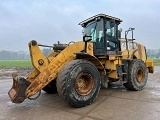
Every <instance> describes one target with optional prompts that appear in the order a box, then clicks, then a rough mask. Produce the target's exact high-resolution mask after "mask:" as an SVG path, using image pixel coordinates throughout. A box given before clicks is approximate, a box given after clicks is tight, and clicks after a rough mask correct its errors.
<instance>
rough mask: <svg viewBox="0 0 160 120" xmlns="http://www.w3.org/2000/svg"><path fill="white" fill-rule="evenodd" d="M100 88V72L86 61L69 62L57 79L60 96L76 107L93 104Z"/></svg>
mask: <svg viewBox="0 0 160 120" xmlns="http://www.w3.org/2000/svg"><path fill="white" fill-rule="evenodd" d="M100 87H101V77H100V73H99V71H98V70H97V68H96V67H95V66H94V65H93V64H92V63H91V62H89V61H86V60H81V59H80V60H73V61H71V62H69V63H68V64H66V65H65V66H64V67H63V69H62V70H61V71H60V72H59V74H58V77H57V91H58V94H59V96H60V97H61V98H62V99H63V100H65V101H67V102H68V103H69V104H70V105H71V106H74V107H84V106H87V105H89V104H91V103H92V102H93V101H94V100H95V99H96V97H97V95H98V93H99V90H100Z"/></svg>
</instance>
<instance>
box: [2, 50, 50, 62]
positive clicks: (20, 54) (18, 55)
mask: <svg viewBox="0 0 160 120" xmlns="http://www.w3.org/2000/svg"><path fill="white" fill-rule="evenodd" d="M51 51H52V50H51V49H48V48H43V49H42V52H43V54H44V55H45V56H48V55H49V54H50V53H51ZM0 60H30V54H29V52H27V51H17V52H15V51H7V50H1V51H0Z"/></svg>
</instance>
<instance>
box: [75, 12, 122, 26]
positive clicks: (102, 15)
mask: <svg viewBox="0 0 160 120" xmlns="http://www.w3.org/2000/svg"><path fill="white" fill-rule="evenodd" d="M97 17H104V18H109V19H114V20H116V21H118V22H122V20H121V19H119V18H116V17H112V16H109V15H106V14H103V13H100V14H98V15H95V16H92V17H90V18H88V19H86V20H84V21H82V22H80V23H79V24H78V25H82V24H85V23H88V22H89V21H92V20H94V19H95V18H97Z"/></svg>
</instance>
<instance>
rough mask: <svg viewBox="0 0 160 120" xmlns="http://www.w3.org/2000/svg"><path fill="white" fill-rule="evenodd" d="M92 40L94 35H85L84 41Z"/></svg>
mask: <svg viewBox="0 0 160 120" xmlns="http://www.w3.org/2000/svg"><path fill="white" fill-rule="evenodd" d="M91 40H92V36H86V35H85V36H83V41H84V42H89V41H91Z"/></svg>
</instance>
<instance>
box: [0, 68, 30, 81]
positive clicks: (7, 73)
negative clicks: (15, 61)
mask: <svg viewBox="0 0 160 120" xmlns="http://www.w3.org/2000/svg"><path fill="white" fill-rule="evenodd" d="M32 70H33V68H31V67H29V68H5V69H0V80H1V79H8V78H12V74H13V73H17V74H18V75H19V76H22V77H26V76H27V75H28V74H29V73H30V72H31V71H32Z"/></svg>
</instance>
